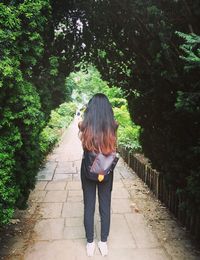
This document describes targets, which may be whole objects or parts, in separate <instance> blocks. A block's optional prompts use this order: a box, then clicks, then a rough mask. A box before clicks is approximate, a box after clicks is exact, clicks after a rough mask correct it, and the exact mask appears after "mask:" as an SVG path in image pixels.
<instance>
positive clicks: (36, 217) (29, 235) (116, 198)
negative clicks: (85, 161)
mask: <svg viewBox="0 0 200 260" xmlns="http://www.w3.org/2000/svg"><path fill="white" fill-rule="evenodd" d="M77 123H78V118H76V119H75V120H74V121H73V123H72V124H71V126H70V127H69V129H68V130H67V131H66V132H65V133H64V135H63V137H62V140H61V142H60V143H59V145H58V146H57V147H56V148H55V149H54V151H53V153H51V154H50V155H49V156H48V158H47V162H46V164H45V167H44V168H43V169H42V170H41V171H40V172H39V173H38V182H37V185H36V188H35V190H34V191H33V192H32V193H31V195H30V198H29V205H30V207H29V209H27V210H26V211H23V212H22V213H21V218H20V219H19V225H21V227H22V226H23V227H24V230H25V232H24V233H25V234H23V236H22V238H20V239H16V238H15V237H13V238H12V236H11V238H12V239H11V244H10V245H9V246H7V248H8V249H9V251H10V252H11V253H9V256H8V254H7V253H6V250H7V249H6V247H5V248H2V249H3V251H2V250H0V251H2V254H3V255H4V256H5V257H3V258H2V257H1V259H9V260H10V259H11V260H75V259H76V260H85V259H89V257H87V256H86V250H85V245H86V239H85V231H84V226H83V197H82V189H81V182H80V164H81V157H82V148H81V143H80V141H79V138H78V129H77ZM137 182H138V177H137V176H136V175H135V173H134V172H133V171H131V170H130V169H129V168H128V167H127V166H126V164H125V163H124V162H123V160H122V159H120V160H119V163H118V165H117V167H116V169H115V172H114V184H113V192H112V211H111V230H110V236H109V240H108V246H109V255H108V256H107V257H106V259H108V260H109V259H110V260H118V259H119V260H129V259H130V260H132V259H137V260H150V259H151V260H165V259H181V260H182V259H194V258H190V257H189V258H188V257H187V256H188V255H185V257H186V258H183V257H181V258H179V257H173V254H171V253H170V254H169V253H168V252H170V250H168V251H166V249H165V248H166V247H164V246H163V243H162V241H161V240H160V239H158V237H157V235H156V233H154V231H153V230H152V228H151V226H149V225H147V219H146V218H144V215H143V214H141V211H140V210H138V207H137V206H138V205H136V203H135V201H134V203H133V200H131V197H130V196H131V195H130V193H129V192H128V190H129V189H128V186H131V185H135V186H136V188H137ZM15 229H18V230H19V227H18V226H17V225H16V227H15ZM19 232H22V231H20V230H19ZM18 237H19V236H18ZM99 237H100V218H99V214H98V201H97V206H96V213H95V241H96V242H97V241H99ZM183 248H184V247H183ZM4 250H5V253H4ZM0 255H1V254H0ZM6 255H7V257H6ZM102 258H103V257H102V256H101V255H100V252H99V250H98V248H97V247H96V250H95V255H94V257H92V258H91V259H94V260H98V259H102Z"/></svg>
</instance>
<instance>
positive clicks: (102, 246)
mask: <svg viewBox="0 0 200 260" xmlns="http://www.w3.org/2000/svg"><path fill="white" fill-rule="evenodd" d="M98 248H99V250H100V252H101V254H102V256H106V255H108V245H107V242H102V241H99V242H98Z"/></svg>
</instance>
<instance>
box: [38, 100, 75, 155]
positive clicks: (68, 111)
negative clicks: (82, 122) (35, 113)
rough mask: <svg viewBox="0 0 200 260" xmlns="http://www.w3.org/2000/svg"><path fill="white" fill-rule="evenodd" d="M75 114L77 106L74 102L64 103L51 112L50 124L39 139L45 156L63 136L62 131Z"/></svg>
mask: <svg viewBox="0 0 200 260" xmlns="http://www.w3.org/2000/svg"><path fill="white" fill-rule="evenodd" d="M75 112H76V105H75V104H73V103H72V102H69V103H63V104H61V105H60V106H59V107H58V108H57V109H55V110H53V111H52V112H51V115H50V119H49V122H48V124H47V126H46V127H45V128H44V129H43V130H42V132H41V134H40V137H39V140H40V141H39V144H40V150H41V152H42V154H43V156H45V155H46V154H48V153H49V152H50V151H51V150H52V149H53V147H54V145H55V144H56V143H57V142H58V140H59V137H60V136H61V133H62V131H61V129H62V128H67V127H68V126H69V124H70V122H71V121H72V119H73V117H74V115H75Z"/></svg>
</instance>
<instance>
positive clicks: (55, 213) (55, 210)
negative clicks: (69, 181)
mask: <svg viewBox="0 0 200 260" xmlns="http://www.w3.org/2000/svg"><path fill="white" fill-rule="evenodd" d="M62 207H63V203H61V202H58V203H41V204H40V210H39V213H40V214H41V217H42V218H60V217H61V212H62Z"/></svg>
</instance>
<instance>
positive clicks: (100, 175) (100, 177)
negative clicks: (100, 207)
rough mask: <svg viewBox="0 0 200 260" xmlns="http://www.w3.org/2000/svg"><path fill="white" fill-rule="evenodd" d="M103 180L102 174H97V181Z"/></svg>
mask: <svg viewBox="0 0 200 260" xmlns="http://www.w3.org/2000/svg"><path fill="white" fill-rule="evenodd" d="M103 180H104V175H102V174H99V175H98V181H99V182H102V181H103Z"/></svg>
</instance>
